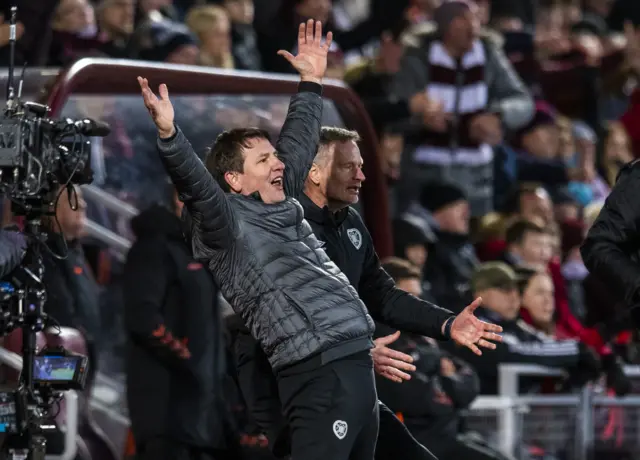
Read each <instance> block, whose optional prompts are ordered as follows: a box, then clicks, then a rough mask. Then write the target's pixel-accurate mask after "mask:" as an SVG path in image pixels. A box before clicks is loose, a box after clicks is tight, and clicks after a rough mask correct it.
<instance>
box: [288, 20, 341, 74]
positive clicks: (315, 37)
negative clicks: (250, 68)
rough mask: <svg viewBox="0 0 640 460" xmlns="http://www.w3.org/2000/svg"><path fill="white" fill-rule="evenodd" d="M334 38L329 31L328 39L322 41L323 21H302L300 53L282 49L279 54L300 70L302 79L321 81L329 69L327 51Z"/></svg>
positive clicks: (299, 34) (299, 42) (299, 30)
mask: <svg viewBox="0 0 640 460" xmlns="http://www.w3.org/2000/svg"><path fill="white" fill-rule="evenodd" d="M332 40H333V34H332V33H331V32H329V33H328V34H327V39H326V41H325V42H324V43H322V23H321V22H320V21H315V32H314V20H313V19H309V20H308V21H307V22H306V23H304V22H303V23H301V24H300V27H299V29H298V54H297V55H296V56H294V55H293V54H291V53H290V52H288V51H284V50H280V51H278V54H279V55H280V56H283V57H284V58H285V59H286V60H287V61H289V62H290V63H291V65H292V66H293V67H294V68H295V69H296V70H297V71H298V73H299V74H300V78H301V79H302V80H308V81H315V82H317V83H320V82H321V81H322V77H324V73H325V71H326V70H327V53H328V52H329V47H330V46H331V41H332Z"/></svg>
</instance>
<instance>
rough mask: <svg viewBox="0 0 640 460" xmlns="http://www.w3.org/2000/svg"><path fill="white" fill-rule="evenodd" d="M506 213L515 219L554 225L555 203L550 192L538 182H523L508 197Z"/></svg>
mask: <svg viewBox="0 0 640 460" xmlns="http://www.w3.org/2000/svg"><path fill="white" fill-rule="evenodd" d="M504 210H505V212H506V213H508V215H509V217H511V218H515V219H519V218H522V219H526V220H530V221H534V222H536V221H538V222H542V223H543V224H544V225H553V223H554V219H553V211H554V209H553V201H552V199H551V195H550V194H549V192H548V191H547V190H546V189H545V188H544V187H543V186H542V185H541V184H540V183H537V182H522V183H520V184H518V187H516V189H515V190H514V191H513V193H512V194H510V195H509V196H508V197H507V201H506V203H505V209H504Z"/></svg>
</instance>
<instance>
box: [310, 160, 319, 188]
mask: <svg viewBox="0 0 640 460" xmlns="http://www.w3.org/2000/svg"><path fill="white" fill-rule="evenodd" d="M308 177H309V180H310V181H311V182H312V183H313V185H320V167H319V166H318V165H317V164H315V163H313V164H312V165H311V169H310V170H309V176H308Z"/></svg>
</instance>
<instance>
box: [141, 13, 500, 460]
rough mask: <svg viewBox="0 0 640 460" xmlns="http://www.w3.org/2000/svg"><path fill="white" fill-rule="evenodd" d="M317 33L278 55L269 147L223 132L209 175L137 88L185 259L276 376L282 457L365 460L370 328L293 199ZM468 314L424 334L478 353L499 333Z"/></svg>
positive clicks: (160, 103) (169, 120) (312, 144)
mask: <svg viewBox="0 0 640 460" xmlns="http://www.w3.org/2000/svg"><path fill="white" fill-rule="evenodd" d="M321 27H322V26H321V24H320V23H316V25H315V34H314V24H313V21H309V22H308V23H307V24H306V26H305V24H301V25H300V31H299V35H298V48H299V51H298V55H297V56H295V57H294V56H292V55H291V54H289V53H287V52H284V51H283V52H281V54H282V55H283V56H284V57H285V58H286V59H287V60H288V61H289V62H290V63H291V64H292V65H293V66H294V67H295V68H296V69H297V70H298V72H299V73H300V76H301V80H302V81H301V83H300V86H299V91H298V94H297V95H296V96H294V97H293V98H292V101H291V105H290V108H289V114H288V116H287V120H286V121H285V125H284V127H283V129H282V132H281V135H280V138H279V139H278V142H277V144H276V148H275V149H274V147H273V146H272V145H271V142H270V141H269V136H268V134H267V133H266V132H264V131H262V130H258V129H236V130H231V131H227V132H225V133H223V134H221V135H220V136H219V137H218V139H217V140H216V142H215V144H214V146H213V147H212V149H211V152H210V153H209V156H208V158H207V167H208V169H209V171H210V172H211V174H209V172H208V171H207V169H206V168H205V166H204V165H203V164H202V162H201V161H200V160H199V159H198V157H197V156H196V154H195V153H194V152H193V149H192V148H191V145H190V144H189V142H188V141H187V140H186V138H185V137H184V135H183V134H182V132H181V131H180V129H179V128H177V127H176V126H175V125H174V113H173V107H172V105H171V102H170V101H169V95H168V90H167V87H166V86H165V85H161V86H160V99H158V98H157V97H156V96H155V95H154V94H153V93H152V92H151V90H150V89H149V86H148V82H147V80H146V79H144V78H139V79H138V80H139V83H140V86H141V88H142V93H143V97H144V102H145V105H146V107H147V108H148V109H149V112H150V113H151V116H152V117H153V120H154V122H155V124H156V126H157V128H158V134H159V137H160V139H159V141H158V146H159V151H160V156H161V159H162V161H163V163H164V166H165V168H166V170H167V172H168V173H169V175H170V177H171V179H172V181H173V183H174V184H175V186H176V189H177V190H178V192H179V194H180V199H181V201H183V202H184V203H185V207H186V209H187V212H188V214H189V216H190V218H191V222H192V226H191V235H192V247H193V251H194V254H195V256H196V257H197V258H198V259H200V260H202V261H204V262H206V263H207V265H208V267H209V269H210V270H211V272H212V273H213V275H214V277H215V279H216V282H217V283H218V285H219V286H220V289H221V291H222V293H223V295H224V297H225V298H226V299H227V300H228V301H229V303H230V304H231V306H232V307H233V309H234V311H235V312H236V313H237V314H238V315H239V316H240V317H242V319H243V320H244V322H245V324H246V326H247V327H248V329H249V330H250V331H251V334H252V336H253V337H254V338H256V340H258V342H259V343H260V345H261V347H262V348H263V350H264V352H265V354H266V355H267V357H268V358H269V362H270V363H271V366H272V367H273V370H274V371H275V372H276V373H277V376H278V388H279V391H280V397H281V400H282V403H283V409H284V413H285V415H286V416H287V419H288V421H289V423H290V425H291V428H292V455H293V458H296V459H300V458H305V459H310V460H313V459H326V458H331V459H336V460H346V459H357V460H360V459H362V460H365V459H371V458H373V453H374V450H375V439H376V436H377V429H378V408H377V397H376V391H375V384H374V379H373V368H372V367H373V365H372V360H371V356H370V354H369V350H370V348H372V340H371V337H372V332H373V327H374V326H373V321H372V320H371V318H370V316H369V314H368V312H367V310H366V307H365V306H364V304H363V303H362V301H361V300H360V298H359V297H358V294H357V292H356V291H355V289H354V288H353V287H352V286H351V285H350V283H349V281H348V279H347V278H346V276H344V274H342V272H340V270H339V269H338V268H337V267H336V265H335V264H334V263H333V262H331V261H330V259H329V258H328V257H327V255H326V253H325V252H324V250H322V249H321V245H320V244H319V243H318V240H317V239H316V238H315V236H314V235H313V233H312V230H311V227H310V226H309V224H308V223H307V222H306V221H305V220H304V218H303V211H302V207H301V206H300V204H299V203H298V202H297V201H296V200H295V197H297V196H298V195H299V194H300V193H302V189H303V185H304V180H305V178H306V175H307V172H308V170H309V168H310V167H311V163H312V161H313V158H314V156H315V153H316V150H317V148H318V142H319V136H320V120H321V115H322V98H321V91H322V87H321V85H320V83H321V81H322V77H323V76H324V72H325V69H326V61H327V51H328V49H329V45H330V42H331V35H330V34H329V35H328V36H327V41H326V43H324V44H323V43H321V38H322V28H321ZM225 191H226V192H229V193H225ZM477 305H479V302H478V303H477ZM477 305H476V306H477ZM474 309H475V307H473V306H472V307H471V308H468V309H467V310H465V312H464V313H463V314H461V315H458V316H457V317H454V316H452V314H451V312H449V311H448V310H444V309H439V308H437V307H433V311H431V312H430V313H429V316H430V324H429V325H428V326H431V327H427V326H425V330H424V331H423V332H427V333H429V334H430V335H435V336H437V337H439V338H446V337H451V338H452V339H454V340H456V341H457V342H458V343H460V344H462V345H466V346H468V347H470V348H472V349H474V350H476V351H477V352H478V353H479V352H480V351H479V349H478V348H477V346H485V347H490V348H493V347H495V345H493V344H491V343H489V342H488V340H499V336H498V335H497V334H495V333H494V332H499V331H500V328H498V327H496V326H494V325H491V324H487V323H484V322H482V321H480V320H478V319H477V318H476V317H475V316H474V315H473V310H474ZM390 314H391V315H393V314H392V313H390ZM416 314H418V315H419V316H420V317H424V315H423V314H422V313H420V312H416ZM396 322H397V321H396ZM398 327H401V326H398Z"/></svg>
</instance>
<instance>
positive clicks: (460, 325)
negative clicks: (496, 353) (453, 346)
mask: <svg viewBox="0 0 640 460" xmlns="http://www.w3.org/2000/svg"><path fill="white" fill-rule="evenodd" d="M480 304H482V298H481V297H478V298H477V299H476V300H474V301H473V302H472V303H471V304H470V305H468V306H467V307H466V308H465V309H464V310H462V312H461V313H460V314H459V315H458V316H456V318H455V319H454V320H453V324H452V325H451V339H452V340H453V341H454V342H456V343H457V344H458V345H462V346H465V347H467V348H469V349H470V350H471V351H472V352H474V353H475V354H476V355H478V356H480V355H482V351H480V348H478V347H483V348H489V349H490V350H495V348H496V344H495V343H491V342H490V340H492V341H494V342H501V341H502V337H501V336H499V335H498V334H497V333H498V332H502V328H501V327H500V326H498V325H497V324H491V323H485V322H484V321H480V320H479V319H478V318H476V316H475V315H474V312H475V311H476V309H477V308H478V307H479V306H480Z"/></svg>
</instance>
